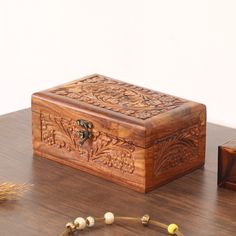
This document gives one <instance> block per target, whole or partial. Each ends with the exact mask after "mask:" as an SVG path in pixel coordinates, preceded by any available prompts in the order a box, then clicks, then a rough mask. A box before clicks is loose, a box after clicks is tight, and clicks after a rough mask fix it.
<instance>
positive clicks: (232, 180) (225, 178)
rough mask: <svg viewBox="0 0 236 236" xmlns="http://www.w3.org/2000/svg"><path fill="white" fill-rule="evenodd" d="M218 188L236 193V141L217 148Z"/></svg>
mask: <svg viewBox="0 0 236 236" xmlns="http://www.w3.org/2000/svg"><path fill="white" fill-rule="evenodd" d="M218 186H219V187H223V188H227V189H231V190H235V191H236V140H231V141H229V142H227V143H225V144H223V145H221V146H219V147H218Z"/></svg>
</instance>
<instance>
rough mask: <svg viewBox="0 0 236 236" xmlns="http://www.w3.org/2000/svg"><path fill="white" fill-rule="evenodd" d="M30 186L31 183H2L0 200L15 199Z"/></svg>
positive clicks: (0, 185) (0, 184)
mask: <svg viewBox="0 0 236 236" xmlns="http://www.w3.org/2000/svg"><path fill="white" fill-rule="evenodd" d="M30 187H31V185H29V184H15V183H0V201H6V200H15V199H17V198H19V197H20V196H22V194H23V193H24V192H25V191H27V190H29V189H30Z"/></svg>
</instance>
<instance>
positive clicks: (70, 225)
mask: <svg viewBox="0 0 236 236" xmlns="http://www.w3.org/2000/svg"><path fill="white" fill-rule="evenodd" d="M66 228H68V229H70V231H71V232H72V233H73V232H75V231H76V227H75V224H74V223H73V222H69V223H67V224H66Z"/></svg>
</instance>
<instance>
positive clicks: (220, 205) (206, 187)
mask: <svg viewBox="0 0 236 236" xmlns="http://www.w3.org/2000/svg"><path fill="white" fill-rule="evenodd" d="M30 127H31V112H30V110H22V111H19V112H15V113H11V114H8V115H4V116H1V117H0V133H1V136H0V145H1V148H0V163H1V164H0V181H15V182H26V183H32V184H34V187H33V189H32V191H31V192H28V193H27V194H25V195H24V197H23V198H22V199H20V200H18V201H15V202H6V203H3V204H1V205H0V225H1V233H0V235H3V236H14V235H18V236H28V235H29V236H31V235H34V236H42V235H43V236H54V235H55V236H56V235H59V233H60V231H61V230H62V229H63V228H64V225H65V223H66V222H68V221H70V220H72V219H74V218H75V217H77V216H88V215H93V216H101V215H103V213H104V212H106V211H112V212H114V213H115V214H117V215H126V216H130V215H131V216H142V215H144V214H146V213H148V214H150V215H151V217H153V218H155V219H158V220H160V221H162V222H163V223H167V224H168V223H172V222H175V223H177V224H178V225H179V226H180V227H181V230H182V231H183V232H184V233H185V235H186V236H198V235H201V236H224V235H225V236H231V235H232V236H233V235H235V229H236V215H235V212H236V192H234V191H230V190H227V189H223V188H217V147H218V145H220V144H222V143H225V142H226V141H228V140H230V139H233V138H235V137H236V130H234V129H230V128H226V127H222V126H218V125H213V124H208V129H207V137H208V138H207V155H206V164H205V167H204V168H201V169H198V170H196V171H194V172H192V173H191V174H188V175H186V176H184V177H182V178H179V179H177V180H175V181H173V182H171V183H169V184H167V185H165V186H163V187H161V188H159V189H157V190H154V191H152V192H150V193H148V194H145V195H144V194H141V193H137V192H134V191H132V190H129V189H127V188H125V187H121V186H118V185H116V184H113V183H111V182H108V181H106V180H103V179H101V178H97V177H95V176H92V175H90V174H87V173H85V172H82V171H79V170H76V169H73V168H70V167H68V166H64V165H61V164H59V163H56V162H53V161H50V160H48V159H42V158H33V156H32V148H31V128H30ZM81 235H83V234H81ZM84 235H91V236H92V235H97V236H104V235H105V236H108V235H109V236H111V235H122V236H123V235H124V236H126V235H127V236H134V235H135V236H136V235H149V236H154V235H155V236H156V235H160V236H161V235H163V236H164V235H167V234H166V233H165V232H164V231H162V230H161V229H158V228H155V227H150V228H149V227H143V226H141V225H136V224H133V223H129V224H125V225H123V224H122V223H118V224H115V225H113V226H111V227H100V226H99V227H97V228H94V229H93V230H91V231H86V232H84Z"/></svg>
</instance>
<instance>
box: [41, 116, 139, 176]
mask: <svg viewBox="0 0 236 236" xmlns="http://www.w3.org/2000/svg"><path fill="white" fill-rule="evenodd" d="M40 120H41V141H42V142H44V143H45V144H47V145H50V146H52V147H55V148H58V149H62V150H67V151H68V152H76V153H77V154H78V155H76V161H79V158H83V159H84V160H86V161H88V162H96V163H97V164H99V165H102V166H107V167H109V168H115V169H117V170H120V171H122V172H127V173H130V174H132V173H133V172H134V169H135V165H134V157H133V154H132V153H133V151H134V150H135V146H134V145H133V144H132V143H131V142H130V141H127V140H125V139H121V138H117V137H114V136H111V135H109V134H106V133H104V132H100V131H96V130H94V129H93V136H92V140H91V142H92V143H91V145H85V144H84V145H82V146H81V145H80V144H79V141H80V139H79V136H78V131H79V130H80V127H79V126H78V125H77V124H76V122H75V121H73V120H71V119H65V118H62V117H60V116H55V115H52V114H48V113H42V112H41V114H40ZM89 141H90V140H89Z"/></svg>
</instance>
